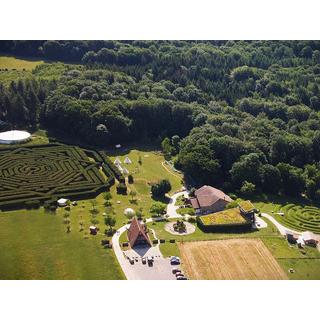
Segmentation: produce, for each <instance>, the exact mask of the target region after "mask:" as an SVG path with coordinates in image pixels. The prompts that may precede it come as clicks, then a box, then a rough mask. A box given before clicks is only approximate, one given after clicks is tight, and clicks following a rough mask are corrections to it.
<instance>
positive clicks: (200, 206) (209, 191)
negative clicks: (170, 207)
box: [190, 186, 232, 214]
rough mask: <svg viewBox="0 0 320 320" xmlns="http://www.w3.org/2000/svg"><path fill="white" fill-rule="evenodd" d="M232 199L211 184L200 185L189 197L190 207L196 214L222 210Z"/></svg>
mask: <svg viewBox="0 0 320 320" xmlns="http://www.w3.org/2000/svg"><path fill="white" fill-rule="evenodd" d="M231 201H232V199H231V198H230V197H229V196H228V195H226V194H225V193H224V192H223V191H221V190H219V189H216V188H214V187H211V186H202V187H201V188H200V189H198V190H196V191H195V193H194V197H193V198H190V202H191V205H192V207H193V208H194V209H195V211H196V213H197V214H207V213H213V212H218V211H222V210H224V208H225V207H226V205H227V204H228V203H230V202H231Z"/></svg>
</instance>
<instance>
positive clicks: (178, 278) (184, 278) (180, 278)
mask: <svg viewBox="0 0 320 320" xmlns="http://www.w3.org/2000/svg"><path fill="white" fill-rule="evenodd" d="M177 280H188V278H186V277H182V276H179V277H177Z"/></svg>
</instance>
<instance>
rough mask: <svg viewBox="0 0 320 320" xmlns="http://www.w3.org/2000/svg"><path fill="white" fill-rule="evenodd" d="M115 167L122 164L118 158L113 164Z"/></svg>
mask: <svg viewBox="0 0 320 320" xmlns="http://www.w3.org/2000/svg"><path fill="white" fill-rule="evenodd" d="M113 163H114V164H115V165H119V164H121V160H120V159H119V158H118V157H117V158H116V160H114V162H113Z"/></svg>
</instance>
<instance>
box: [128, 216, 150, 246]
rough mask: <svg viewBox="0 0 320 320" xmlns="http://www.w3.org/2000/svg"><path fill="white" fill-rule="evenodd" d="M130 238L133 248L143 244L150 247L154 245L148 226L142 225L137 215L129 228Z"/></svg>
mask: <svg viewBox="0 0 320 320" xmlns="http://www.w3.org/2000/svg"><path fill="white" fill-rule="evenodd" d="M128 239H129V243H130V246H131V248H133V247H135V246H142V245H143V246H150V247H151V246H152V245H151V241H150V238H149V236H148V231H147V228H146V226H145V225H142V224H141V223H140V222H139V221H138V219H137V218H136V217H134V218H133V219H132V221H131V224H130V227H129V230H128Z"/></svg>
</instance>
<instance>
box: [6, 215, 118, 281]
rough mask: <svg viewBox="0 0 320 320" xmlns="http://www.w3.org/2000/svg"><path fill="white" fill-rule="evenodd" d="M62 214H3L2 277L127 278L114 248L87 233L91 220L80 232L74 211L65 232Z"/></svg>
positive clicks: (100, 237)
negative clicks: (105, 245)
mask: <svg viewBox="0 0 320 320" xmlns="http://www.w3.org/2000/svg"><path fill="white" fill-rule="evenodd" d="M63 213H64V212H63V211H61V212H57V213H47V212H44V211H43V210H42V209H40V210H30V211H29V210H19V211H12V212H5V213H0V228H1V233H0V252H1V256H0V279H2V280H7V279H56V280H58V279H61V280H62V279H124V275H123V273H122V270H121V268H120V266H119V265H118V262H117V260H116V258H115V255H114V253H113V251H112V249H104V248H103V247H102V246H101V245H100V240H101V239H102V238H103V237H102V236H99V235H97V236H90V235H88V224H89V222H85V230H84V231H82V232H80V231H79V225H78V224H77V222H76V221H77V217H76V215H77V213H76V212H73V211H71V213H70V220H71V221H72V223H71V232H69V233H68V232H66V225H65V224H64V223H63V220H64V217H63ZM85 218H87V219H85V220H87V221H88V219H89V214H87V217H85Z"/></svg>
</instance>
